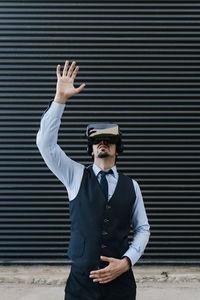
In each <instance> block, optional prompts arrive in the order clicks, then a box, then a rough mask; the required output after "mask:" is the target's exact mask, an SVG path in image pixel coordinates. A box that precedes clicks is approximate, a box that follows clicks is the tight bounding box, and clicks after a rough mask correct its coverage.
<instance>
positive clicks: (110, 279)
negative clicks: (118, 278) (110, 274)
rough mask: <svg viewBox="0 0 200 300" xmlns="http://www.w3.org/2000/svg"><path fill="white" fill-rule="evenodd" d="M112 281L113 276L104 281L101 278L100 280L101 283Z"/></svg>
mask: <svg viewBox="0 0 200 300" xmlns="http://www.w3.org/2000/svg"><path fill="white" fill-rule="evenodd" d="M110 281H112V278H109V279H107V280H103V281H102V280H101V281H99V283H101V284H104V283H108V282H110Z"/></svg>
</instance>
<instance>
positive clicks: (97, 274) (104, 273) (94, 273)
mask: <svg viewBox="0 0 200 300" xmlns="http://www.w3.org/2000/svg"><path fill="white" fill-rule="evenodd" d="M108 274H109V270H108V269H107V268H105V269H101V270H99V271H92V272H90V277H93V278H97V277H102V276H108Z"/></svg>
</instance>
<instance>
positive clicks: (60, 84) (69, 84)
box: [56, 61, 85, 101]
mask: <svg viewBox="0 0 200 300" xmlns="http://www.w3.org/2000/svg"><path fill="white" fill-rule="evenodd" d="M68 64H69V61H66V62H65V66H64V69H63V74H62V75H61V73H60V65H57V86H56V95H57V97H58V98H60V99H64V100H65V101H66V100H67V99H68V98H70V97H72V96H73V95H75V94H77V93H79V92H81V91H82V90H83V89H84V87H85V84H84V83H83V84H81V85H80V86H79V87H78V88H75V87H74V79H75V77H76V75H77V73H78V69H79V66H77V67H76V68H75V70H74V66H75V64H76V62H75V61H73V62H72V64H71V66H70V68H69V70H68V71H67V69H68ZM73 70H74V71H73Z"/></svg>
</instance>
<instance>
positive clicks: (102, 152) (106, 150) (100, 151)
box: [92, 140, 118, 158]
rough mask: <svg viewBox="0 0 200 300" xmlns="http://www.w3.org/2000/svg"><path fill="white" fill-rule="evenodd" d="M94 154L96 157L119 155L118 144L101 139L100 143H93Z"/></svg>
mask: <svg viewBox="0 0 200 300" xmlns="http://www.w3.org/2000/svg"><path fill="white" fill-rule="evenodd" d="M92 149H93V152H92V155H94V158H97V157H98V158H105V157H114V158H115V156H116V155H118V153H117V152H116V144H111V143H109V142H108V141H104V140H102V141H100V142H99V143H98V144H93V145H92Z"/></svg>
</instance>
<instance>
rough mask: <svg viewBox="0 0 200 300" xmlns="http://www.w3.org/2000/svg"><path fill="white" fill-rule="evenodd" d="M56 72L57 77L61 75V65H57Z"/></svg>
mask: <svg viewBox="0 0 200 300" xmlns="http://www.w3.org/2000/svg"><path fill="white" fill-rule="evenodd" d="M56 74H57V77H60V65H57V69H56Z"/></svg>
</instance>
